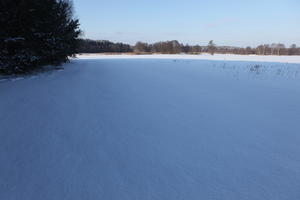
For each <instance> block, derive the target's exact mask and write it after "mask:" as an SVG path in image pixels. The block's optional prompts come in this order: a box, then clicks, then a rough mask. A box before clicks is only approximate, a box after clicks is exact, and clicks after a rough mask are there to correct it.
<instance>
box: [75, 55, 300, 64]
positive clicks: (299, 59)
mask: <svg viewBox="0 0 300 200" xmlns="http://www.w3.org/2000/svg"><path fill="white" fill-rule="evenodd" d="M78 58H80V59H188V60H191V59H192V60H218V61H256V62H259V61H260V62H280V63H300V56H258V55H236V54H215V55H213V56H212V55H209V54H200V55H190V54H179V55H178V54H151V55H126V54H119V55H118V54H116V55H105V54H80V55H78Z"/></svg>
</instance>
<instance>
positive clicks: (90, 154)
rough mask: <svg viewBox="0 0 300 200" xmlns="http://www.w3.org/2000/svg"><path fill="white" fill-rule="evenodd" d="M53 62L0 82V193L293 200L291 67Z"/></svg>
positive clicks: (298, 151)
mask: <svg viewBox="0 0 300 200" xmlns="http://www.w3.org/2000/svg"><path fill="white" fill-rule="evenodd" d="M179 58H181V57H179ZM64 68H65V69H64V70H63V71H60V72H54V73H44V74H41V75H39V76H35V77H33V78H27V77H25V78H24V79H22V80H17V81H9V80H7V81H3V82H0V199H1V200H2V199H3V200H19V199H22V200H35V199H43V200H58V199H64V200H82V199H105V200H107V199H112V200H115V199H122V200H127V199H128V200H132V199H138V200H146V199H149V200H167V199H170V200H171V199H172V200H175V199H182V200H199V199H205V200H216V199H217V200H218V199H220V200H224V199H228V200H235V199H236V200H248V199H249V200H263V199H264V200H265V199H272V200H299V199H300V189H299V188H300V156H299V155H300V106H299V105H300V90H299V88H300V77H299V73H298V72H299V71H300V65H299V64H283V63H265V62H264V63H261V62H238V61H235V62H230V61H226V62H225V61H209V60H188V59H185V60H184V59H98V60H96V59H90V60H88V59H77V60H73V61H72V62H71V63H69V64H67V65H65V66H64Z"/></svg>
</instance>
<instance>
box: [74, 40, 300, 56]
mask: <svg viewBox="0 0 300 200" xmlns="http://www.w3.org/2000/svg"><path fill="white" fill-rule="evenodd" d="M79 52H80V53H109V52H118V53H126V52H134V53H136V54H149V53H162V54H179V53H186V54H201V53H209V54H215V53H219V54H241V55H249V54H256V55H300V48H299V47H297V46H296V45H295V44H294V45H291V46H290V47H286V46H285V45H284V44H280V43H278V44H277V43H276V44H275V43H274V44H270V45H268V44H264V45H259V46H257V47H255V48H252V47H246V48H241V47H230V46H228V47H227V46H217V45H216V44H214V42H213V41H212V40H211V41H209V43H208V45H206V46H200V45H188V44H181V43H179V42H178V41H177V40H171V41H164V42H157V43H153V44H148V43H145V42H137V43H136V44H135V45H133V46H131V45H128V44H123V43H113V42H110V41H106V40H100V41H94V40H81V45H80V50H79Z"/></svg>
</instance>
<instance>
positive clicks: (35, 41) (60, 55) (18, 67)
mask: <svg viewBox="0 0 300 200" xmlns="http://www.w3.org/2000/svg"><path fill="white" fill-rule="evenodd" d="M0 26H1V27H2V28H1V30H0V49H1V50H0V72H2V73H24V72H27V71H29V70H32V69H35V68H37V67H40V66H42V65H46V64H60V63H62V62H65V61H67V60H68V57H69V56H73V55H75V53H76V51H77V46H78V40H77V38H78V36H79V35H80V30H79V21H78V20H77V19H73V15H72V4H71V2H70V1H67V0H13V1H11V0H1V3H0Z"/></svg>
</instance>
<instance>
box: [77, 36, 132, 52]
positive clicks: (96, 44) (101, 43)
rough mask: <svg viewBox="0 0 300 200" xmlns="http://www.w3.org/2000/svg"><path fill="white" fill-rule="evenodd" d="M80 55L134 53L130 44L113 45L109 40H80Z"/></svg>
mask: <svg viewBox="0 0 300 200" xmlns="http://www.w3.org/2000/svg"><path fill="white" fill-rule="evenodd" d="M78 52H79V53H125V52H133V48H132V47H131V46H130V45H129V44H123V43H113V42H110V41H107V40H89V39H80V40H79V48H78Z"/></svg>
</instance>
